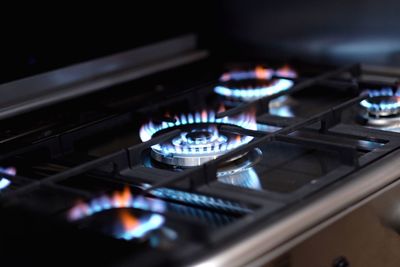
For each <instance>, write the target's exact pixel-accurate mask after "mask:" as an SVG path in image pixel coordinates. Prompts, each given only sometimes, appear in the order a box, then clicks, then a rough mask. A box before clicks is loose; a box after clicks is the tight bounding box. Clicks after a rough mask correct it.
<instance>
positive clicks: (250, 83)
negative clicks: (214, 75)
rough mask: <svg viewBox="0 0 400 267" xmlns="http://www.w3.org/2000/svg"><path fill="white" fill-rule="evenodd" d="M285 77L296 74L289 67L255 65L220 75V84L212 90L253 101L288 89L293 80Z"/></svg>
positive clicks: (292, 76) (291, 76) (226, 95)
mask: <svg viewBox="0 0 400 267" xmlns="http://www.w3.org/2000/svg"><path fill="white" fill-rule="evenodd" d="M275 76H277V77H275ZM281 77H283V78H281ZM285 77H286V78H295V77H297V74H296V73H295V72H294V71H293V70H291V69H290V68H289V67H283V68H281V69H278V70H273V69H268V68H264V67H262V66H257V67H256V68H255V69H253V70H242V71H231V72H227V73H224V74H223V75H222V76H221V78H220V82H221V85H219V86H216V87H215V88H214V91H215V92H216V93H217V94H219V95H222V96H225V97H229V98H232V99H236V100H240V101H253V100H255V99H258V98H262V97H265V96H269V95H273V94H277V93H279V92H281V91H285V90H288V89H289V88H290V87H292V85H293V81H291V80H290V79H285Z"/></svg>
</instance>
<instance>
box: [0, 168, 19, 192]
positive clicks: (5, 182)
mask: <svg viewBox="0 0 400 267" xmlns="http://www.w3.org/2000/svg"><path fill="white" fill-rule="evenodd" d="M2 173H5V174H8V175H12V176H14V175H16V174H17V170H16V169H15V168H14V167H8V168H3V167H0V174H2ZM10 184H11V181H10V180H9V179H7V178H6V177H0V191H1V190H3V189H4V188H6V187H8V186H9V185H10Z"/></svg>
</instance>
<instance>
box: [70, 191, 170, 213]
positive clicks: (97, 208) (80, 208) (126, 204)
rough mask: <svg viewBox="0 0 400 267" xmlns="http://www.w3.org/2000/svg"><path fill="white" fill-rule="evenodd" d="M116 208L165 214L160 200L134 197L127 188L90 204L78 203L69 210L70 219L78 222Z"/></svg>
mask: <svg viewBox="0 0 400 267" xmlns="http://www.w3.org/2000/svg"><path fill="white" fill-rule="evenodd" d="M115 208H135V209H141V210H146V211H152V212H164V211H165V203H164V202H163V201H161V200H159V199H152V198H146V197H143V196H136V197H133V196H132V195H131V193H130V191H129V188H127V189H125V190H124V191H123V192H115V193H114V195H113V196H106V195H103V196H101V197H98V198H94V199H92V200H91V201H89V202H82V203H78V204H77V205H75V206H74V207H73V208H72V209H70V210H69V212H68V218H69V220H71V221H76V220H80V219H82V218H85V217H88V216H92V215H93V214H95V213H99V212H102V211H104V210H109V209H115Z"/></svg>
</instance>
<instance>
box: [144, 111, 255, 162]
mask: <svg viewBox="0 0 400 267" xmlns="http://www.w3.org/2000/svg"><path fill="white" fill-rule="evenodd" d="M223 124H230V125H236V126H239V127H243V128H246V129H252V130H256V129H257V124H256V122H255V116H254V114H253V113H248V114H242V115H240V116H238V117H235V118H228V117H225V118H218V119H217V118H215V112H214V111H208V112H207V111H203V112H197V113H194V114H184V115H181V116H176V117H175V122H169V123H166V122H163V123H161V124H154V123H152V122H150V123H148V124H146V125H144V126H143V127H142V128H141V131H140V136H141V139H142V141H147V140H150V139H151V137H152V136H154V135H157V134H160V133H162V132H165V131H167V130H170V129H176V128H179V129H180V130H181V133H180V134H179V135H178V136H175V137H173V138H171V139H169V140H167V141H165V142H162V143H160V144H156V145H153V146H152V147H151V156H152V158H153V159H155V160H156V161H158V162H161V163H164V164H167V165H172V166H179V167H193V166H198V165H201V164H203V163H205V162H207V161H210V160H212V159H215V158H217V157H218V156H220V155H222V154H224V153H226V152H228V151H230V150H233V149H235V148H237V147H239V146H241V145H243V144H247V143H249V142H250V141H251V140H253V137H252V136H246V135H241V134H237V133H232V132H227V131H221V130H219V129H218V127H219V126H221V125H223Z"/></svg>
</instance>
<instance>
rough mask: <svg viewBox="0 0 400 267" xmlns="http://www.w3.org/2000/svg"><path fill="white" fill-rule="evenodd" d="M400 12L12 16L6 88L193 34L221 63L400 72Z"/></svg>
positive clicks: (190, 7) (379, 8) (394, 8)
mask: <svg viewBox="0 0 400 267" xmlns="http://www.w3.org/2000/svg"><path fill="white" fill-rule="evenodd" d="M22 9H23V10H22ZM100 10H101V11H100ZM399 10H400V1H396V0H383V1H373V0H336V1H319V0H307V1H296V0H287V1H265V0H264V1H261V0H257V1H239V0H230V1H229V0H225V1H185V2H184V1H182V2H173V1H147V2H146V3H135V2H131V3H129V5H126V6H121V5H118V4H117V3H112V2H110V3H108V6H102V7H100V3H99V4H98V5H97V4H96V5H93V6H89V7H83V6H64V5H63V4H56V5H55V6H52V7H43V8H37V7H35V8H32V9H31V8H30V7H26V6H23V7H21V10H17V11H13V13H12V14H8V11H7V9H4V10H3V13H4V15H8V16H3V17H2V21H1V28H2V30H1V35H2V36H1V51H0V60H1V61H0V62H1V63H0V64H1V66H2V72H1V74H0V81H1V82H5V81H9V80H13V79H17V78H21V77H24V76H29V75H32V74H35V73H40V72H43V71H47V70H50V69H54V68H58V67H62V66H66V65H70V64H73V63H77V62H81V61H84V60H89V59H92V58H96V57H100V56H104V55H108V54H112V53H115V52H119V51H124V50H128V49H131V48H134V47H138V46H141V45H145V44H147V43H151V42H155V41H158V40H162V39H166V38H169V37H172V36H177V35H181V34H185V33H189V32H195V33H198V34H199V36H200V40H201V45H202V46H203V47H207V48H210V49H211V50H212V51H213V55H215V56H220V57H231V56H234V57H236V56H240V57H245V58H267V59H268V58H271V59H273V58H280V59H286V58H289V59H292V58H295V59H300V60H306V61H310V62H313V63H315V62H316V63H318V62H322V61H325V62H327V61H328V62H330V63H336V64H342V63H345V62H358V61H362V62H370V63H375V64H390V65H400V15H399Z"/></svg>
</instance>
